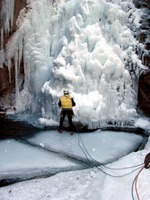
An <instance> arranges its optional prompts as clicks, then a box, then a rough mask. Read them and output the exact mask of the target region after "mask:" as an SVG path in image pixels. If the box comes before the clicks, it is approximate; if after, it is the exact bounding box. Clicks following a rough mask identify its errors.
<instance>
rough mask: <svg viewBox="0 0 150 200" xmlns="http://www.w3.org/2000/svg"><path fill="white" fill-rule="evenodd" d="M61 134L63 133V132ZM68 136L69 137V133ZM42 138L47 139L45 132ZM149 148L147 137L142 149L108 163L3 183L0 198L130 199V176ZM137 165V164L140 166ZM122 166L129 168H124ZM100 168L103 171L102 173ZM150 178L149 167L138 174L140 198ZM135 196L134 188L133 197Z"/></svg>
mask: <svg viewBox="0 0 150 200" xmlns="http://www.w3.org/2000/svg"><path fill="white" fill-rule="evenodd" d="M62 135H63V134H62ZM63 136H64V137H65V135H63ZM38 137H39V136H38ZM68 137H69V138H72V136H68ZM73 137H74V136H73ZM121 137H122V136H121ZM43 138H45V139H46V137H45V135H44V136H43ZM56 138H57V136H55V139H56ZM51 139H52V138H51ZM61 139H62V138H61ZM65 139H66V137H65ZM35 141H36V140H35ZM41 141H42V136H41ZM129 141H130V139H129ZM42 142H43V141H42ZM118 143H119V144H120V147H122V146H123V145H122V143H121V142H120V137H119V135H118ZM56 144H57V143H56ZM115 144H116V143H115ZM44 145H45V144H44ZM60 146H61V145H60ZM110 152H111V148H110V147H109V149H107V152H105V153H106V154H107V153H110ZM118 152H119V150H118ZM149 152H150V141H148V142H147V145H146V147H145V149H144V150H139V151H138V152H133V153H130V154H129V155H126V156H123V157H122V158H120V159H119V160H117V161H115V162H112V163H111V164H108V165H105V166H100V168H96V167H93V168H90V169H86V170H80V171H70V172H65V173H64V172H63V173H59V174H56V175H55V176H52V177H49V178H41V179H39V178H38V179H34V180H30V181H24V182H20V183H16V184H13V185H10V186H5V187H2V188H0V200H26V199H31V200H37V199H43V200H46V199H51V200H56V199H57V200H68V199H69V200H77V199H84V200H90V199H93V200H99V199H101V200H120V199H122V197H123V199H124V200H129V199H132V192H131V187H132V183H133V180H134V178H135V176H136V175H137V173H138V172H139V170H140V169H141V167H142V163H143V162H144V158H145V156H146V155H147V154H148V153H149ZM115 156H116V153H114V157H115ZM137 165H139V166H140V168H139V166H137ZM134 166H135V167H134ZM136 166H137V167H136ZM106 167H107V168H106ZM108 167H109V168H108ZM125 167H129V168H128V169H124V168H125ZM130 167H133V168H130ZM111 168H114V169H111ZM122 168H123V169H122ZM116 169H120V170H116ZM102 170H103V171H104V172H105V173H103V171H102ZM106 173H107V174H106ZM111 175H112V176H111ZM113 176H115V177H113ZM117 176H119V177H117ZM120 176H121V177H120ZM149 180H150V173H149V170H148V169H143V170H142V172H141V173H140V175H139V177H138V185H137V186H138V193H139V196H140V198H141V199H143V200H149V195H150V191H149V190H148V186H149ZM118 191H119V192H118ZM135 196H136V194H135V189H134V197H135Z"/></svg>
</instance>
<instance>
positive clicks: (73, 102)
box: [71, 98, 76, 106]
mask: <svg viewBox="0 0 150 200" xmlns="http://www.w3.org/2000/svg"><path fill="white" fill-rule="evenodd" d="M71 100H72V106H75V105H76V103H75V101H74V99H73V98H72V99H71Z"/></svg>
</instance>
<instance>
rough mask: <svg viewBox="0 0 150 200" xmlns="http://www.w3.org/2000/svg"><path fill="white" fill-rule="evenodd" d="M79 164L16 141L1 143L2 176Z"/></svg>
mask: <svg viewBox="0 0 150 200" xmlns="http://www.w3.org/2000/svg"><path fill="white" fill-rule="evenodd" d="M73 166H77V164H75V163H73V162H71V161H69V160H67V159H66V158H64V157H61V156H59V155H58V154H54V153H52V152H48V151H44V150H43V149H39V148H36V147H32V146H30V145H28V144H23V143H21V142H18V141H16V140H13V139H10V140H2V141H0V175H1V176H2V175H3V174H5V175H6V174H17V173H21V172H22V173H23V172H24V171H29V170H32V169H33V170H34V169H44V168H51V169H54V168H56V169H58V168H66V167H73Z"/></svg>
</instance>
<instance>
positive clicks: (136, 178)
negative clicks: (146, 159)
mask: <svg viewBox="0 0 150 200" xmlns="http://www.w3.org/2000/svg"><path fill="white" fill-rule="evenodd" d="M143 169H144V166H143V167H142V168H141V169H140V170H139V172H138V174H137V175H136V177H135V191H136V196H137V199H138V200H140V197H139V193H138V187H137V181H138V176H139V174H140V173H141V171H142V170H143Z"/></svg>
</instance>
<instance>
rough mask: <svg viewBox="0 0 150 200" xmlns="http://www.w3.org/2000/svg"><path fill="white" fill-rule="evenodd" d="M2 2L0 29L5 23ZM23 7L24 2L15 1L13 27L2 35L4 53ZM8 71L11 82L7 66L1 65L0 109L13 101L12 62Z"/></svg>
mask: <svg viewBox="0 0 150 200" xmlns="http://www.w3.org/2000/svg"><path fill="white" fill-rule="evenodd" d="M3 2H4V0H0V29H1V28H4V23H5V18H6V17H5V12H3V8H2V5H3ZM25 6H26V0H15V6H14V22H13V27H12V30H11V31H10V32H9V33H7V34H4V44H3V47H4V52H5V46H6V44H7V42H8V41H9V39H10V38H11V37H12V35H13V33H14V32H15V31H16V30H17V26H16V20H17V18H18V15H19V12H20V10H21V9H23V8H24V7H25ZM0 34H1V33H0ZM0 46H1V45H0ZM0 50H1V49H0ZM10 71H11V72H10V74H11V81H10V80H9V75H8V74H9V73H8V68H7V66H6V65H5V64H3V67H2V66H0V107H3V106H4V105H5V106H7V107H9V106H13V102H14V99H12V98H13V97H12V96H11V94H12V93H13V92H14V88H15V68H14V61H13V60H12V66H11V70H10ZM21 71H22V72H23V63H22V66H21Z"/></svg>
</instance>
